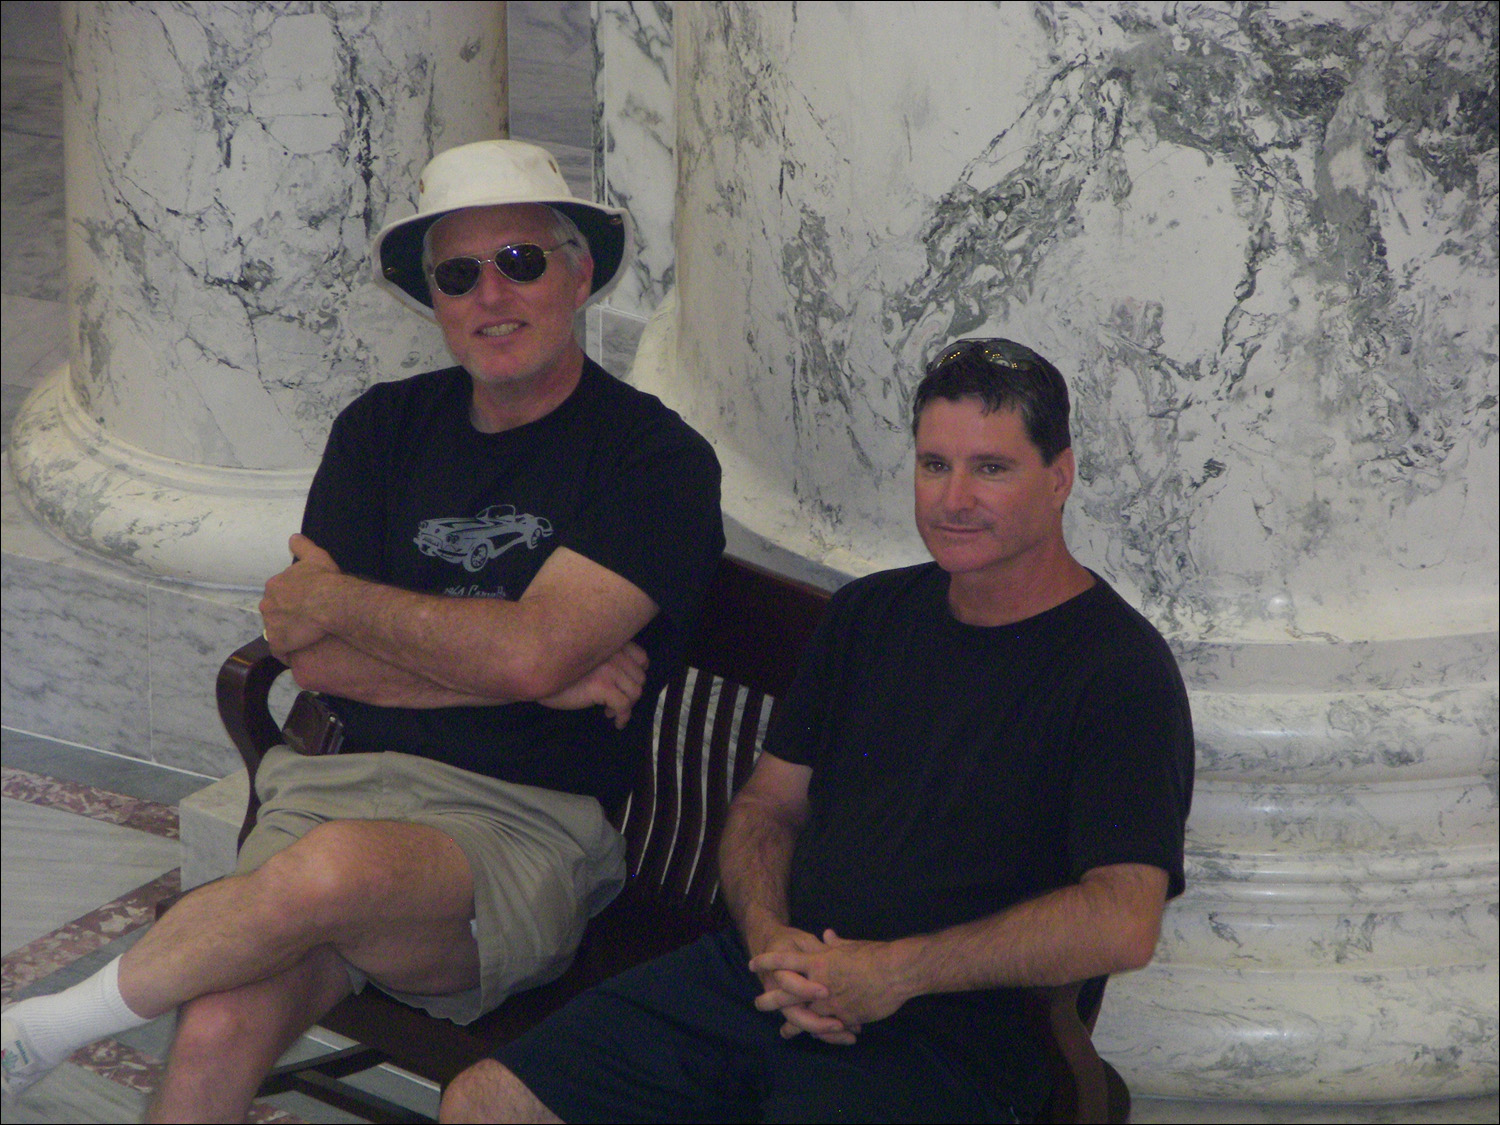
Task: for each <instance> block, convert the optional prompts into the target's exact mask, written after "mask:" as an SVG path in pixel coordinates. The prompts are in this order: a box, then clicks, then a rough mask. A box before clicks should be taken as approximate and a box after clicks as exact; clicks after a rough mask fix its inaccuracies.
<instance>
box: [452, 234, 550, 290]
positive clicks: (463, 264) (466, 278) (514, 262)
mask: <svg viewBox="0 0 1500 1125" xmlns="http://www.w3.org/2000/svg"><path fill="white" fill-rule="evenodd" d="M576 245H578V244H577V243H576V242H575V241H574V240H573V239H571V238H570V239H568V241H567V242H564V243H562V244H560V245H558V246H554V247H553V248H552V249H551V250H543V249H542V248H541V247H540V246H538V245H536V244H535V243H533V242H516V243H513V244H512V245H510V246H502V247H500V249H498V250H496V251H495V253H494V255H493V256H492V257H489V258H449V259H447V260H446V261H442V262H439V263H438V264H437V265H435V266H433V267H432V269H431V270H430V271H429V272H430V274H431V277H432V283H433V284H434V285H436V286H437V287H438V289H439V290H440V291H442V292H443V293H445V294H446V295H448V296H449V297H462V296H463V295H464V294H465V293H467V292H469V290H471V289H473V288H474V286H476V285H478V284H479V272H480V271H481V270H482V269H484V266H485V263H486V262H494V263H495V268H496V269H497V270H499V271H500V276H501V277H504V278H507V279H508V280H510V281H514V282H517V283H519V284H521V285H525V284H526V283H527V282H531V281H535V280H536V279H537V278H539V277H541V276H542V274H544V273H546V272H547V259H548V258H550V257H551V256H552V255H553V254H556V253H557V252H558V251H559V250H561V249H562V248H563V247H564V246H576Z"/></svg>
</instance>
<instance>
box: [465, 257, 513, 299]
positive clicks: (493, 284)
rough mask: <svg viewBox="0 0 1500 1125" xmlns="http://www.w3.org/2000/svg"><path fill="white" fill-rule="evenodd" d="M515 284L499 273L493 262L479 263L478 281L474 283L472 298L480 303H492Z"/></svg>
mask: <svg viewBox="0 0 1500 1125" xmlns="http://www.w3.org/2000/svg"><path fill="white" fill-rule="evenodd" d="M515 284H516V283H515V282H514V281H512V280H511V279H510V278H508V277H506V276H505V275H504V274H503V273H501V272H500V267H499V266H497V265H495V263H494V262H481V263H480V266H479V280H478V281H476V282H475V283H474V296H475V298H476V299H478V300H480V301H493V300H495V299H496V298H497V297H500V296H502V295H503V294H504V293H505V291H506V290H507V289H508V288H509V287H510V286H512V285H515Z"/></svg>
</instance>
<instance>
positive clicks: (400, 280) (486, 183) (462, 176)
mask: <svg viewBox="0 0 1500 1125" xmlns="http://www.w3.org/2000/svg"><path fill="white" fill-rule="evenodd" d="M502 203H543V204H546V205H547V206H548V207H555V208H556V209H557V210H558V211H560V212H561V213H562V214H564V215H566V216H567V217H568V218H570V219H572V220H573V222H574V223H575V224H577V226H578V229H579V230H580V231H581V232H582V233H583V237H584V238H585V239H586V240H587V241H588V244H589V255H590V256H591V257H592V258H593V259H594V282H593V292H592V293H591V294H590V295H589V299H588V300H587V301H585V302H584V304H586V305H587V304H592V303H593V302H594V301H597V300H598V299H599V298H600V297H602V296H604V294H605V293H607V292H608V291H609V290H610V289H612V288H613V287H614V285H615V283H616V282H617V281H619V280H620V275H621V274H622V273H623V272H624V270H625V264H626V262H627V261H629V258H630V252H631V243H632V241H633V240H632V239H631V230H630V216H629V215H627V214H626V213H625V212H624V211H622V210H620V209H618V208H615V207H601V206H599V205H598V204H597V203H590V202H589V201H588V200H586V199H578V198H576V197H575V196H574V195H573V194H572V192H571V190H570V189H569V188H568V185H567V181H565V180H564V179H563V177H562V173H561V172H560V171H558V168H557V161H556V160H554V159H553V157H552V154H551V153H550V152H548V151H547V150H546V149H544V148H539V147H538V146H536V145H532V144H527V143H526V142H524V141H476V142H474V143H473V144H467V145H459V146H458V147H457V148H450V149H449V150H448V151H447V152H440V153H438V155H436V156H434V157H433V158H432V159H431V160H430V161H428V163H427V167H426V168H424V169H422V178H421V179H420V180H418V181H417V213H416V214H415V215H413V216H411V217H410V218H407V219H398V220H396V221H395V222H393V223H387V224H386V225H385V226H384V227H383V228H382V229H381V231H380V233H379V234H377V235H376V236H375V241H374V243H373V244H372V245H371V247H370V255H371V257H372V258H374V260H375V281H376V283H377V284H379V285H382V286H384V287H385V288H386V289H388V290H389V291H390V292H391V294H392V295H393V296H395V297H396V299H397V300H399V301H400V302H401V303H402V304H404V305H406V306H408V307H409V308H413V309H415V310H416V311H417V312H419V313H423V314H425V315H427V316H429V317H430V316H432V315H433V312H432V294H431V293H430V292H429V291H428V289H427V275H426V274H425V273H424V272H423V270H422V239H423V238H424V237H426V234H427V229H428V228H429V227H430V226H432V224H433V223H435V222H437V221H438V220H439V219H441V218H442V217H443V216H444V215H447V214H450V213H451V212H453V211H459V210H462V209H463V208H465V207H491V206H494V205H496V204H502Z"/></svg>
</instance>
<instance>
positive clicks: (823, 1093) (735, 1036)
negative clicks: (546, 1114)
mask: <svg viewBox="0 0 1500 1125" xmlns="http://www.w3.org/2000/svg"><path fill="white" fill-rule="evenodd" d="M748 961H749V955H748V954H747V953H746V952H745V948H744V946H743V944H742V943H741V942H740V940H739V937H738V935H737V934H736V933H734V932H733V931H725V932H723V933H720V934H716V935H713V936H710V937H706V938H703V939H702V940H700V941H698V942H696V943H694V944H692V945H689V946H686V947H684V948H682V949H679V950H677V951H676V952H674V953H669V954H667V955H666V956H665V957H662V958H659V959H658V960H656V961H652V962H649V963H647V964H645V965H640V966H637V967H636V968H634V969H631V970H629V971H627V972H625V973H622V974H621V975H620V976H618V977H615V978H614V979H613V980H610V981H606V982H605V983H604V984H602V985H600V986H599V987H598V988H595V989H592V990H591V991H589V992H586V993H584V994H583V995H581V996H579V997H577V998H576V999H575V1000H573V1002H572V1003H570V1004H568V1005H567V1006H566V1007H564V1008H563V1009H562V1010H561V1011H559V1012H557V1013H556V1014H554V1015H553V1016H552V1017H551V1018H550V1019H548V1020H546V1021H545V1022H543V1023H541V1024H539V1025H538V1026H537V1027H535V1028H533V1029H532V1030H531V1031H529V1032H528V1033H527V1034H526V1035H524V1036H522V1037H521V1038H520V1039H518V1040H516V1041H515V1042H514V1043H511V1044H510V1045H509V1046H507V1047H505V1048H504V1049H502V1050H501V1051H499V1052H497V1053H496V1055H495V1057H496V1058H497V1059H499V1061H500V1062H502V1063H504V1064H505V1065H506V1066H507V1067H509V1068H510V1069H511V1070H512V1071H513V1072H514V1073H515V1074H516V1075H517V1076H518V1077H519V1078H520V1079H521V1081H522V1082H524V1083H525V1084H526V1086H527V1087H528V1088H529V1089H530V1090H531V1092H532V1093H533V1094H535V1095H536V1096H537V1097H538V1098H539V1099H541V1101H542V1103H543V1104H544V1105H546V1106H547V1107H548V1108H549V1109H551V1110H552V1112H553V1113H556V1114H557V1115H558V1116H559V1117H561V1118H562V1119H563V1120H564V1121H570V1122H574V1121H577V1122H584V1121H603V1122H613V1121H620V1122H627V1121H643V1122H645V1121H685V1122H697V1121H703V1122H709V1121H1014V1120H1016V1117H1015V1114H1014V1113H1013V1112H1012V1111H1011V1109H1010V1106H1009V1104H1008V1103H1007V1102H1005V1101H1003V1100H1001V1099H1000V1098H999V1097H997V1096H996V1092H995V1091H994V1090H993V1089H992V1088H987V1083H986V1082H985V1081H984V1080H983V1079H982V1078H979V1077H976V1075H975V1073H974V1071H973V1070H972V1069H970V1068H967V1067H965V1066H964V1065H963V1063H962V1061H961V1060H955V1058H953V1057H952V1055H951V1054H950V1053H947V1052H944V1051H942V1050H941V1049H938V1048H935V1047H934V1046H933V1044H932V1042H931V1040H930V1038H929V1037H926V1036H923V1035H921V1034H919V1033H918V1032H915V1031H913V1030H911V1029H909V1028H906V1027H905V1026H903V1024H902V1021H900V1020H899V1019H892V1020H882V1021H880V1022H879V1023H875V1024H870V1025H867V1026H866V1027H865V1029H864V1031H863V1032H862V1033H861V1034H860V1037H859V1040H858V1042H856V1043H855V1044H854V1045H853V1046H848V1047H840V1046H835V1045H833V1044H828V1043H823V1042H820V1041H818V1040H816V1039H813V1038H812V1037H810V1036H807V1035H798V1036H796V1037H795V1038H792V1039H783V1038H782V1037H781V1034H780V1028H781V1024H782V1022H783V1021H782V1019H781V1017H780V1016H779V1015H778V1014H776V1013H774V1012H759V1011H756V1010H755V1006H754V1000H755V997H756V995H757V994H758V993H759V992H760V982H759V980H758V978H757V977H756V976H755V975H754V974H753V973H751V972H750V971H749V969H748V968H747V962H748ZM897 1014H898V1015H899V1013H897Z"/></svg>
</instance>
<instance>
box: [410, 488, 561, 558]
mask: <svg viewBox="0 0 1500 1125" xmlns="http://www.w3.org/2000/svg"><path fill="white" fill-rule="evenodd" d="M551 534H552V524H551V523H550V522H548V521H547V520H545V519H543V518H542V517H541V516H533V515H529V514H527V513H526V512H518V511H516V506H515V505H514V504H491V505H490V506H489V507H488V508H485V509H484V510H483V511H482V512H480V513H479V514H478V515H477V516H448V517H446V518H444V519H436V520H423V521H422V522H421V523H420V524H418V525H417V537H416V539H414V540H413V542H414V543H416V545H417V549H418V550H420V551H421V552H422V553H423V554H424V555H435V556H436V557H438V558H440V559H447V560H448V561H449V562H456V563H463V565H464V569H465V570H467V571H469V572H470V573H471V574H477V573H478V572H479V571H481V570H483V569H484V565H485V563H487V562H489V561H490V560H491V559H492V558H494V557H495V556H496V555H503V554H504V553H505V552H506V551H508V550H510V549H511V548H512V547H517V546H520V545H521V544H522V543H524V544H526V546H527V547H535V546H536V545H537V543H539V542H540V541H541V540H542V539H544V538H545V537H546V536H548V535H551Z"/></svg>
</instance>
